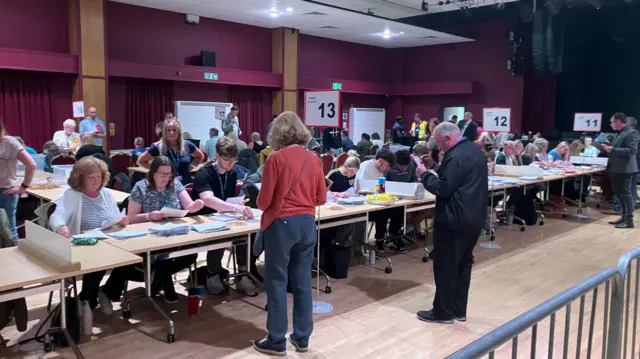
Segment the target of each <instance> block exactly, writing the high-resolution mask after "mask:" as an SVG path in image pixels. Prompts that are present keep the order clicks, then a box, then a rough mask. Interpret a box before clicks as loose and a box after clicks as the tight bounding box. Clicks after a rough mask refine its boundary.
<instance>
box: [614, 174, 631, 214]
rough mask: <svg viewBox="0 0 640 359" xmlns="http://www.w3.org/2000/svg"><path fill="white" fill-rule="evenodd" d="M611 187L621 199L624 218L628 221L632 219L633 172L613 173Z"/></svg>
mask: <svg viewBox="0 0 640 359" xmlns="http://www.w3.org/2000/svg"><path fill="white" fill-rule="evenodd" d="M610 175H611V187H612V189H613V193H614V194H615V195H616V196H618V200H619V201H620V207H621V211H620V212H621V213H622V218H624V219H625V220H627V221H631V220H632V216H633V211H634V209H635V208H634V205H633V197H632V196H631V178H632V177H633V174H631V173H611V174H610Z"/></svg>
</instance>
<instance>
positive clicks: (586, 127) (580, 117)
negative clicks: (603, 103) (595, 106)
mask: <svg viewBox="0 0 640 359" xmlns="http://www.w3.org/2000/svg"><path fill="white" fill-rule="evenodd" d="M601 128H602V113H587V112H576V114H575V115H574V116H573V130H574V131H577V132H600V129H601Z"/></svg>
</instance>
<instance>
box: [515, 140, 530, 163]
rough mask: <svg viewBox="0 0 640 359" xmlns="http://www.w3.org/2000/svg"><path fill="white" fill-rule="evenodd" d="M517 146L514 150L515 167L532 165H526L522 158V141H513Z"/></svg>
mask: <svg viewBox="0 0 640 359" xmlns="http://www.w3.org/2000/svg"><path fill="white" fill-rule="evenodd" d="M513 142H514V144H515V147H514V150H513V160H514V165H516V166H528V165H530V164H531V163H527V164H525V163H524V159H523V158H522V155H523V154H524V144H523V143H522V141H520V140H515V141H513Z"/></svg>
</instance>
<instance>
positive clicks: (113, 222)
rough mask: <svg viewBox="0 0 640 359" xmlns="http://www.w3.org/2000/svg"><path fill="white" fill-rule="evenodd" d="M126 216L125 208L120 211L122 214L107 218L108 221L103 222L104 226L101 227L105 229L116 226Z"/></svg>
mask: <svg viewBox="0 0 640 359" xmlns="http://www.w3.org/2000/svg"><path fill="white" fill-rule="evenodd" d="M126 216H127V213H126V210H125V209H123V210H122V212H120V214H119V215H118V216H117V217H115V218H112V219H107V220H106V221H104V222H102V227H100V229H102V230H103V231H104V230H105V229H109V228H111V227H113V226H115V225H116V224H118V223H120V222H121V221H122V220H123V219H124V217H126Z"/></svg>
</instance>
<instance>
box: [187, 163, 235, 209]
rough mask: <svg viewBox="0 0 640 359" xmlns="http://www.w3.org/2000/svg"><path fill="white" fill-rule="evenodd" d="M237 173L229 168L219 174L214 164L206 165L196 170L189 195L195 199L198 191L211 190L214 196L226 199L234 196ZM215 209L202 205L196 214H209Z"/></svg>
mask: <svg viewBox="0 0 640 359" xmlns="http://www.w3.org/2000/svg"><path fill="white" fill-rule="evenodd" d="M237 180H238V175H237V174H236V171H234V170H231V171H228V172H225V173H224V174H220V173H219V172H218V170H216V167H215V164H214V165H207V166H204V167H202V168H200V169H199V170H198V172H196V176H195V179H194V180H193V191H192V193H191V197H192V198H193V199H194V200H196V199H200V193H202V192H207V191H210V192H213V195H214V196H215V197H216V198H220V199H221V200H223V201H226V200H227V198H231V197H235V196H236V181H237ZM215 212H216V211H215V210H214V209H212V208H209V207H204V208H203V209H202V210H200V212H198V214H210V213H215Z"/></svg>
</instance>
